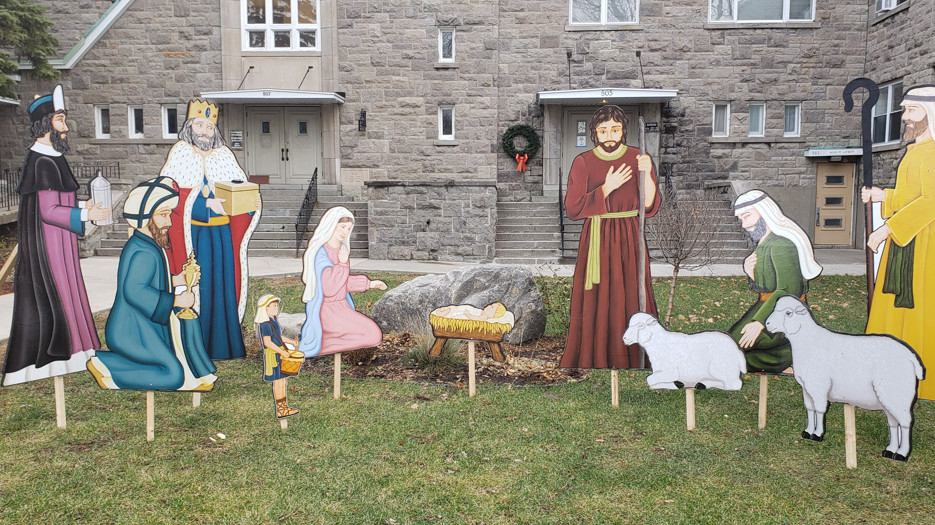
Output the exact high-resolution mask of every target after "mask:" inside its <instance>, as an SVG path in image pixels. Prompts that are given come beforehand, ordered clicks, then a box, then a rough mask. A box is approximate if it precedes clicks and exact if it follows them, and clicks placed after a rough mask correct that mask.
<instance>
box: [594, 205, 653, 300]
mask: <svg viewBox="0 0 935 525" xmlns="http://www.w3.org/2000/svg"><path fill="white" fill-rule="evenodd" d="M639 214H640V212H639V210H631V211H618V212H613V213H604V214H602V215H594V216H593V217H591V233H590V235H591V240H590V242H589V243H588V264H587V271H586V272H585V274H584V289H585V290H590V289H591V288H594V285H595V284H600V282H601V219H622V218H624V217H636V216H637V215H639Z"/></svg>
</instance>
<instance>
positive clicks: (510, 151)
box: [500, 124, 542, 171]
mask: <svg viewBox="0 0 935 525" xmlns="http://www.w3.org/2000/svg"><path fill="white" fill-rule="evenodd" d="M517 136H520V137H523V138H524V139H526V147H525V148H523V149H522V150H518V149H516V145H515V144H513V139H515V138H516V137H517ZM500 145H501V146H503V151H505V152H506V154H507V155H509V156H511V157H513V158H514V159H516V171H526V170H528V169H529V168H528V167H526V163H527V162H529V159H531V158H532V157H534V156H535V155H536V153H538V152H539V148H540V147H541V146H542V143H541V142H540V141H539V135H538V134H536V130H535V129H533V128H532V126H530V125H528V124H516V125H513V126H510V127H509V128H507V130H506V131H505V132H503V138H502V139H501V140H500Z"/></svg>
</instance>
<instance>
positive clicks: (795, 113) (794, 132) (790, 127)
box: [782, 103, 802, 137]
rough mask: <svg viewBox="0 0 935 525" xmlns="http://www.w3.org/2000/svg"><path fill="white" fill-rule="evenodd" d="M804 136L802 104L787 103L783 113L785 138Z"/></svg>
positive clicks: (783, 134)
mask: <svg viewBox="0 0 935 525" xmlns="http://www.w3.org/2000/svg"><path fill="white" fill-rule="evenodd" d="M801 135H802V104H799V103H787V104H786V107H785V109H784V112H783V126H782V136H783V137H798V136H801Z"/></svg>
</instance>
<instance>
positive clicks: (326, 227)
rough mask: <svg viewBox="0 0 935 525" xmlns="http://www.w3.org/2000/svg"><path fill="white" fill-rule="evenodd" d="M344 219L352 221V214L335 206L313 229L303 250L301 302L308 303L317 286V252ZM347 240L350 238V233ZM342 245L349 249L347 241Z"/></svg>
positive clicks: (342, 207) (352, 229)
mask: <svg viewBox="0 0 935 525" xmlns="http://www.w3.org/2000/svg"><path fill="white" fill-rule="evenodd" d="M345 217H347V218H350V219H351V220H352V221H353V220H354V214H353V213H351V211H350V210H348V209H347V208H345V207H344V206H335V207H334V208H331V209H330V210H328V211H326V212H325V214H324V215H323V216H322V217H321V221H319V222H318V226H316V227H315V233H313V234H312V238H311V239H309V241H308V248H306V249H305V255H304V256H302V282H304V283H305V292H304V293H303V294H302V302H305V303H307V302H309V301H310V300H311V299H312V297H313V296H314V295H315V286H316V285H317V283H316V282H315V281H316V279H318V275H317V274H316V273H315V256H316V255H318V250H320V249H321V247H322V246H323V245H324V244H325V243H326V242H328V241H329V240H330V239H331V236H332V235H334V230H335V228H337V227H338V221H339V220H341V219H342V218H345ZM353 231H354V226H353V224H352V225H351V232H353ZM347 238H348V239H350V238H351V236H350V233H349V234H348V236H347ZM343 244H344V245H345V246H347V247H348V248H350V246H349V245H348V244H347V241H344V243H343Z"/></svg>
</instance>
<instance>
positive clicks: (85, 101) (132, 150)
mask: <svg viewBox="0 0 935 525" xmlns="http://www.w3.org/2000/svg"><path fill="white" fill-rule="evenodd" d="M85 3H88V2H84V1H81V2H75V1H66V0H59V1H56V2H48V3H47V2H43V5H49V7H48V9H47V11H48V13H49V16H50V18H53V20H54V21H55V23H56V27H57V28H62V27H63V26H64V25H65V24H70V27H72V28H73V31H77V32H80V33H81V34H82V35H83V34H84V32H86V31H87V30H88V29H89V28H90V27H91V25H93V23H94V22H95V21H96V20H97V17H96V16H94V17H92V16H90V15H89V13H88V12H87V11H88V10H87V9H85V8H82V5H84V4H85ZM90 3H91V4H94V5H95V6H96V4H97V2H90ZM106 3H109V2H106ZM102 13H103V11H101V14H102ZM94 14H97V13H96V10H95V11H94ZM218 18H219V4H218V2H217V0H191V1H187V2H177V1H173V0H147V1H145V2H140V1H138V2H135V3H134V4H133V5H132V6H130V7H129V8H128V9H127V11H126V12H125V13H124V14H123V16H121V17H120V18H119V19H118V20H117V21H116V22H115V24H114V25H113V26H112V27H111V28H110V29H109V30H108V31H107V32H106V33H105V34H104V36H103V37H102V38H101V40H100V41H99V42H98V43H97V45H95V46H94V47H93V48H91V50H90V51H89V52H88V53H87V55H85V57H84V58H83V59H82V60H81V61H80V62H79V63H78V65H77V66H76V67H75V68H74V69H72V70H67V71H62V72H61V75H62V76H61V80H60V83H61V84H62V86H63V87H64V90H65V100H66V106H67V108H68V124H69V126H70V128H71V130H70V133H69V142H70V143H71V147H72V152H71V153H70V154H69V155H68V160H69V162H72V163H79V162H88V163H90V162H93V163H103V164H113V163H116V162H119V163H120V168H121V176H122V178H124V179H127V178H129V179H132V180H143V179H146V178H151V177H154V176H156V175H158V174H159V169H160V168H161V167H162V164H163V163H164V162H165V158H166V154H167V153H168V152H169V148H170V147H171V146H172V144H173V143H174V142H175V140H172V139H163V138H162V110H161V106H162V105H163V104H173V103H174V104H178V109H179V112H180V113H181V115H180V118H184V111H185V107H186V106H185V105H186V104H187V102H188V100H189V99H190V98H193V97H195V96H196V95H198V94H199V93H200V92H201V91H210V90H218V89H220V88H221V51H220V49H221V48H220V44H221V41H220V26H219V25H216V24H210V23H206V22H205V21H206V20H217V19H218ZM92 19H93V20H92ZM72 20H74V22H73V23H71V21H72ZM22 77H23V80H22V82H20V83H19V86H18V87H17V92H18V94H19V96H20V98H21V99H22V100H23V102H24V103H23V104H21V106H20V108H18V109H17V110H16V111H15V117H14V119H13V122H6V123H3V124H2V125H3V126H4V128H2V129H0V131H2V132H0V135H5V136H9V139H8V140H6V141H4V144H3V147H0V154H2V155H3V157H4V158H3V159H0V163H2V165H4V166H6V165H8V164H12V165H14V166H15V165H18V164H19V163H21V162H22V156H23V153H24V151H25V149H26V148H27V147H28V146H29V144H31V143H32V140H31V139H30V138H29V132H28V126H29V117H28V115H27V113H26V104H28V102H27V101H29V100H32V98H33V95H34V94H37V93H48V92H50V90H51V88H52V87H53V86H54V82H53V83H50V82H44V81H36V79H35V78H34V77H33V76H32V75H31V74H30V73H29V72H28V71H24V72H23V73H22ZM95 104H109V106H110V115H111V138H110V139H96V138H95V134H94V105H95ZM128 105H142V106H143V118H144V121H145V122H144V126H145V130H144V134H145V138H143V139H129V138H128V126H129V124H128V117H127V106H128ZM223 119H224V116H223V115H222V116H221V127H222V128H223V127H224V120H223ZM8 131H9V132H8Z"/></svg>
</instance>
